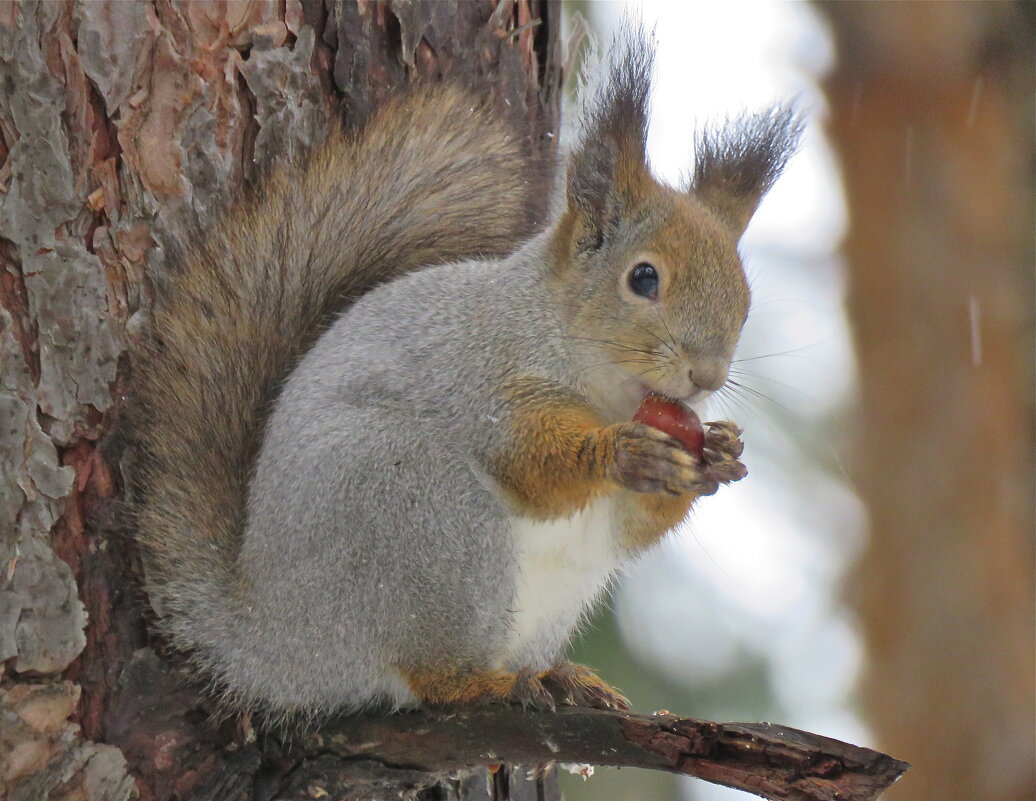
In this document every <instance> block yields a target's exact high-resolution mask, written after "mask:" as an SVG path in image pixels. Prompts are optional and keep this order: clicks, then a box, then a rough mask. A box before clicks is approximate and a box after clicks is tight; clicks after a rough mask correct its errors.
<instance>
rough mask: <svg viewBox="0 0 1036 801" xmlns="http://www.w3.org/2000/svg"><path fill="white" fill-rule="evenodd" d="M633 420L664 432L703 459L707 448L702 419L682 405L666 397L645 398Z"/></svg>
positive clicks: (652, 396) (651, 396) (649, 396)
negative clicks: (703, 453)
mask: <svg viewBox="0 0 1036 801" xmlns="http://www.w3.org/2000/svg"><path fill="white" fill-rule="evenodd" d="M633 419H634V420H635V421H636V422H638V423H644V425H649V426H651V427H652V428H657V429H658V430H659V431H663V432H665V433H666V434H668V435H669V436H671V437H672V438H673V439H675V440H677V441H679V443H680V444H681V445H683V447H684V450H686V451H687V452H688V453H693V454H694V455H695V456H697V457H698V459H701V458H702V449H703V448H704V447H705V429H704V428H702V425H701V418H699V417H698V415H697V414H695V412H694V411H693V410H692V409H688V408H687V407H686V406H684V405H683V404H682V403H678V402H677V401H674V400H671V399H670V398H667V397H666V396H665V395H655V394H651V395H648V396H647V397H646V398H644V402H643V403H641V404H640V407H639V408H638V409H637V413H636V414H635V415H633Z"/></svg>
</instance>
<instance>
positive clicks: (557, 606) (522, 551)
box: [507, 498, 621, 670]
mask: <svg viewBox="0 0 1036 801" xmlns="http://www.w3.org/2000/svg"><path fill="white" fill-rule="evenodd" d="M613 507H614V502H613V500H612V499H611V498H600V499H598V500H596V501H594V502H593V503H591V504H590V505H589V506H587V507H586V508H585V509H583V510H582V511H581V512H577V513H576V514H574V515H572V516H571V517H568V518H565V519H563V520H548V521H543V520H532V519H530V518H526V517H519V518H515V519H514V523H513V529H512V532H513V535H514V538H515V542H516V544H517V547H518V555H519V561H518V564H519V573H518V583H517V591H516V593H515V600H514V606H513V609H512V610H511V611H512V612H513V618H512V621H513V623H512V626H511V628H510V631H509V635H508V643H507V657H508V662H509V663H510V664H511V666H512V667H515V668H519V667H531V668H535V669H541V670H545V669H547V668H549V667H551V666H552V665H553V664H554V662H556V661H557V659H558V657H559V655H560V651H561V649H562V648H563V647H564V645H565V644H566V643H567V642H568V639H569V635H570V634H571V631H572V629H573V627H574V626H575V625H576V624H577V623H578V622H579V620H580V617H581V616H582V615H584V614H585V613H586V611H587V610H588V608H589V607H590V605H591V604H593V602H594V601H595V600H597V599H598V598H599V597H600V596H601V594H602V592H603V590H604V588H605V587H606V585H607V584H608V581H609V579H610V578H611V576H612V574H613V573H614V572H615V569H616V568H617V567H618V566H619V564H620V561H621V556H620V551H619V548H618V547H617V542H618V538H617V536H616V525H615V522H614V514H613Z"/></svg>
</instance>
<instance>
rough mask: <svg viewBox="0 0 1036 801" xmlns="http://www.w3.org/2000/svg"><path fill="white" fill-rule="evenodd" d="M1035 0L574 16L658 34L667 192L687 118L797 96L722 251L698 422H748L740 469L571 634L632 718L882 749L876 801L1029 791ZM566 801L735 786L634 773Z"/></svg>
mask: <svg viewBox="0 0 1036 801" xmlns="http://www.w3.org/2000/svg"><path fill="white" fill-rule="evenodd" d="M1034 9H1036V5H1034V4H1031V3H1026V2H983V3H964V2H940V3H921V2H902V3H857V2H836V3H804V2H762V1H760V2H737V1H732V2H725V3H719V2H694V1H691V0H681V1H680V2H677V1H676V0H641V1H640V2H629V3H620V2H614V3H612V2H590V3H587V2H583V3H576V2H572V3H570V4H569V5H568V7H567V9H566V10H567V12H568V19H569V21H571V18H572V17H571V15H572V13H574V12H578V13H580V14H582V15H583V16H584V17H585V18H586V19H587V21H588V22H589V25H590V28H591V29H592V30H593V31H594V32H595V33H596V34H597V35H599V36H603V37H607V36H608V35H609V32H610V30H611V29H612V28H613V27H614V26H615V25H616V24H617V23H618V21H619V20H620V19H621V17H622V15H623V14H624V13H633V14H637V15H640V16H642V17H643V18H644V20H645V21H646V22H647V23H648V24H649V25H652V24H654V25H655V30H656V35H657V38H658V48H659V52H658V64H657V81H656V85H655V92H654V100H653V113H652V129H651V136H650V156H651V160H652V164H653V167H654V169H655V171H656V173H657V174H658V175H659V176H660V177H662V178H664V179H666V180H668V181H670V182H673V183H678V182H680V181H681V179H682V176H684V175H686V174H687V173H688V169H689V167H690V165H691V163H692V159H691V151H692V146H693V144H692V143H693V137H694V132H695V130H697V129H699V128H700V127H701V125H702V124H703V123H707V122H713V123H714V122H717V121H722V120H723V119H724V118H725V117H727V116H730V115H734V114H736V113H738V112H739V111H742V110H754V109H758V108H760V107H764V106H766V105H768V104H772V103H774V102H780V101H786V100H789V99H794V100H795V101H796V102H797V104H798V105H799V107H800V108H801V109H802V110H803V111H804V112H805V114H806V115H807V117H808V120H809V126H808V132H807V134H806V137H805V140H804V143H803V146H802V149H801V151H800V153H799V154H798V155H797V156H796V158H795V159H794V160H793V161H792V163H791V165H790V167H789V169H788V170H787V172H786V174H785V176H784V177H783V178H782V179H781V180H780V182H779V183H778V184H777V185H776V186H775V187H774V189H773V190H772V191H771V193H770V195H769V196H768V197H767V199H766V200H765V201H764V203H763V205H762V207H761V208H760V210H759V212H758V214H757V215H756V218H755V220H754V221H753V223H752V225H751V227H750V228H749V230H748V232H747V234H746V236H745V239H744V240H743V242H742V252H743V255H744V259H745V262H746V266H747V270H748V273H749V277H750V280H751V283H752V288H753V298H754V302H753V313H752V315H751V317H750V319H749V323H748V326H747V327H746V330H745V333H744V337H743V341H742V344H741V348H740V350H739V353H738V356H737V361H736V363H735V364H734V369H733V371H732V376H731V377H732V379H733V381H732V383H731V386H729V387H727V388H725V389H724V391H722V392H721V393H720V394H719V395H718V396H717V397H716V398H715V399H714V400H713V401H712V402H711V407H710V408H709V409H708V410H707V411H708V412H710V414H709V415H708V418H709V419H718V418H726V419H733V420H735V421H738V422H739V423H740V424H741V425H742V426H743V427H744V428H745V432H746V433H745V436H744V439H745V441H746V443H747V447H746V454H745V462H746V464H747V465H748V466H749V470H750V476H749V478H748V479H746V480H745V481H744V482H742V483H740V484H737V485H734V486H732V487H729V488H726V489H724V490H721V491H720V493H719V494H717V495H716V496H714V497H713V498H710V499H707V500H705V501H704V502H702V503H701V505H700V507H699V508H698V509H697V510H696V511H694V512H693V513H692V517H691V519H690V520H688V521H687V522H686V523H685V524H684V525H683V526H682V528H681V529H680V530H679V532H678V533H677V534H676V535H675V536H673V537H672V538H671V539H670V540H669V541H668V542H667V543H666V544H665V545H664V547H662V548H661V549H660V550H658V551H656V552H655V553H653V554H651V555H649V556H648V557H647V558H645V559H643V560H642V561H641V562H640V563H639V564H638V565H636V566H635V567H634V568H633V569H631V570H630V571H629V573H628V574H627V575H626V576H624V577H623V579H622V580H621V581H620V582H619V583H618V585H617V586H616V588H615V590H614V592H613V594H612V596H611V597H610V599H609V602H608V604H607V607H606V608H604V609H602V610H601V611H600V614H599V615H598V616H597V617H596V619H595V620H594V622H593V625H592V626H591V627H590V628H589V629H588V630H587V632H586V633H585V635H584V636H583V638H582V639H581V641H580V642H579V643H578V645H577V649H576V654H575V658H576V659H577V660H578V661H583V662H586V663H588V664H591V665H593V666H595V667H597V668H599V669H600V670H601V673H602V675H603V676H604V677H605V678H606V679H608V680H609V681H611V682H613V683H615V684H617V685H618V686H619V687H621V688H623V689H624V690H625V691H626V692H627V694H628V695H629V697H630V698H631V700H632V701H633V704H634V706H635V707H636V708H637V709H638V710H641V711H646V710H651V709H661V708H667V709H670V710H672V711H673V712H678V713H681V714H687V715H692V716H695V717H702V718H709V719H714V720H724V721H728V720H743V721H757V720H771V721H775V722H781V723H785V724H788V725H791V726H796V727H799V728H805V729H809V730H812V731H816V732H818V733H822V734H826V735H829V736H833V737H837V738H840V739H845V740H849V741H852V742H855V743H859V744H863V745H869V746H872V747H876V748H880V749H882V750H885V751H887V752H889V753H891V754H892V755H893V756H895V757H897V758H900V759H905V760H907V761H910V762H912V763H913V764H914V768H913V770H912V771H910V772H909V773H908V774H907V776H906V777H905V778H904V779H903V780H902V781H901V782H900V783H899V784H898V785H897V786H896V787H895V788H893V790H892V791H890V792H889V793H888V794H887V796H886V797H887V798H889V799H890V801H913V800H915V799H916V800H917V801H920V800H921V799H939V801H1015V800H1017V801H1023V800H1025V799H1033V798H1034V797H1036V789H1034V786H1036V768H1034V765H1036V754H1034V750H1036V745H1034V737H1036V706H1034V703H1036V702H1034V685H1036V667H1034V658H1036V645H1034V630H1036V613H1034V602H1033V597H1034V587H1036V551H1034V522H1033V496H1034V493H1036V488H1034V478H1033V458H1034V452H1036V438H1034V422H1033V418H1034V389H1033V311H1034V305H1036V304H1034V274H1036V271H1034V258H1036V255H1034V246H1033V237H1034V218H1033V202H1034V187H1036V183H1034V133H1033V115H1034V111H1033V95H1034V91H1036V75H1034V66H1033V54H1034V44H1036V38H1034V16H1036V15H1034ZM734 382H736V383H734ZM605 773H606V774H607V779H606V780H605V779H602V778H601V776H602V774H605ZM563 786H564V791H565V794H566V796H567V797H568V798H569V799H570V801H582V799H586V800H587V801H589V799H595V801H632V800H633V799H639V800H641V801H651V800H653V799H659V800H661V801H670V800H672V801H678V800H679V799H694V801H733V799H740V798H746V796H745V795H744V794H741V793H736V792H734V791H727V790H724V789H723V788H717V787H714V786H711V785H707V784H705V783H702V782H695V781H692V780H683V779H678V778H675V777H669V776H665V775H660V774H657V773H651V772H647V771H636V770H621V771H619V770H602V769H598V771H597V774H596V776H594V777H592V778H590V779H589V780H586V781H584V780H583V779H581V778H578V777H575V776H571V777H568V778H567V779H565V780H564V785H563Z"/></svg>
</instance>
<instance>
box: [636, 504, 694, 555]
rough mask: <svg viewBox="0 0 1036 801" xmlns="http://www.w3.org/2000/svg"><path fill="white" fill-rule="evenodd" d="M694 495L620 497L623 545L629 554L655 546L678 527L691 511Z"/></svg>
mask: <svg viewBox="0 0 1036 801" xmlns="http://www.w3.org/2000/svg"><path fill="white" fill-rule="evenodd" d="M694 497H695V496H694V495H691V494H690V493H687V494H684V495H650V494H647V493H642V492H625V491H624V492H623V493H622V511H621V514H622V537H623V539H622V541H623V545H624V546H625V547H626V548H628V549H629V550H630V551H631V552H634V553H636V552H638V551H643V550H645V549H646V548H650V547H651V546H652V545H654V544H656V543H657V542H658V541H659V540H661V539H662V537H664V536H665V535H666V533H667V532H669V531H671V530H672V529H673V528H674V527H675V526H677V525H678V524H679V523H680V522H681V521H682V520H683V519H684V518H685V517H687V513H688V512H689V511H690V509H691V504H692V503H693V502H694Z"/></svg>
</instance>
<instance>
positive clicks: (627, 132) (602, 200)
mask: <svg viewBox="0 0 1036 801" xmlns="http://www.w3.org/2000/svg"><path fill="white" fill-rule="evenodd" d="M654 55H655V54H654V46H653V44H652V42H651V39H650V37H649V36H648V34H647V33H646V32H645V31H644V30H643V28H642V27H641V26H640V25H637V24H634V23H631V22H626V23H625V24H623V25H622V27H621V28H620V29H619V32H618V33H617V34H616V36H615V39H614V41H613V42H612V45H611V47H610V48H609V50H608V51H607V53H606V54H599V53H598V54H597V55H596V57H595V56H593V55H592V56H591V57H590V58H589V59H588V61H589V62H590V66H588V67H584V71H583V74H584V80H583V85H582V88H581V90H580V92H579V101H578V102H579V110H578V112H577V113H578V129H577V130H576V131H575V132H574V134H575V140H576V141H575V142H574V144H572V145H571V146H570V152H569V156H568V164H567V170H566V176H567V178H566V187H565V190H566V196H567V206H568V210H569V212H570V213H574V214H575V215H577V218H578V221H579V223H580V226H579V227H580V229H581V231H580V234H579V236H578V237H577V241H578V246H579V247H580V248H581V249H586V248H596V247H600V245H601V243H602V242H603V241H604V239H606V238H607V236H608V233H609V232H610V230H611V229H612V227H613V226H614V224H615V223H616V222H617V220H618V219H619V218H620V216H621V215H622V214H623V213H624V212H625V210H626V208H627V206H628V205H629V203H630V202H631V201H633V200H634V199H635V198H636V196H637V190H638V186H639V184H640V182H641V181H642V180H643V177H644V176H645V175H646V174H647V166H646V163H645V161H646V155H645V150H646V145H647V123H648V97H649V94H650V89H651V71H652V65H653V62H654Z"/></svg>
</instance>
